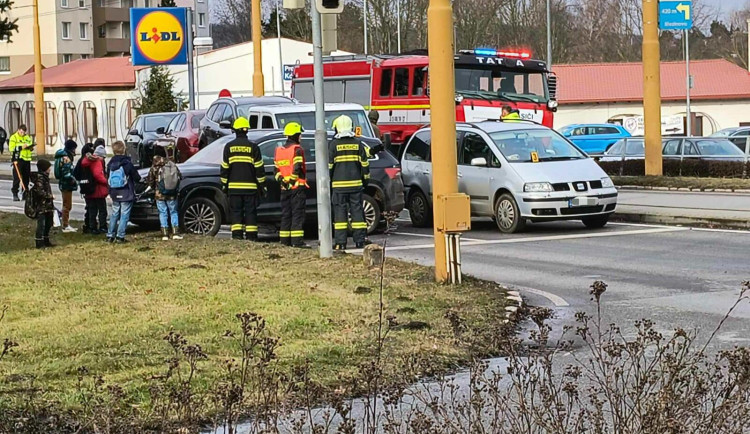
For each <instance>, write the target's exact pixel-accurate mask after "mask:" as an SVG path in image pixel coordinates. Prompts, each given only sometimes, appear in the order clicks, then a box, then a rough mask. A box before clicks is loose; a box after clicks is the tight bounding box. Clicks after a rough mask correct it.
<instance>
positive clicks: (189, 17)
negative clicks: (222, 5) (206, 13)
mask: <svg viewBox="0 0 750 434" xmlns="http://www.w3.org/2000/svg"><path fill="white" fill-rule="evenodd" d="M185 20H186V21H187V33H188V38H187V49H188V64H187V72H188V97H189V98H188V108H189V109H190V110H195V63H194V62H195V60H194V59H195V58H194V57H193V56H194V55H195V53H194V52H193V51H194V49H195V47H193V44H194V43H195V40H194V39H195V34H194V33H193V8H187V13H186V17H185ZM180 104H182V103H180ZM179 111H182V105H180V107H179Z"/></svg>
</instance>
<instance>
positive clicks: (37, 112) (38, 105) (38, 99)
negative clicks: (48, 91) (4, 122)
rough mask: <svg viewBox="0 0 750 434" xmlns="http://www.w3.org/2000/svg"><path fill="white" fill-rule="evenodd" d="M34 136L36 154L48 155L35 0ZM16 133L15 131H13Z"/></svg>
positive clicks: (35, 4) (37, 3) (40, 50)
mask: <svg viewBox="0 0 750 434" xmlns="http://www.w3.org/2000/svg"><path fill="white" fill-rule="evenodd" d="M33 14H34V26H33V29H32V30H33V32H34V134H35V140H36V154H37V155H39V156H41V155H44V154H46V150H47V149H46V145H47V134H46V131H45V130H46V128H45V127H46V125H45V124H44V110H45V109H46V107H45V105H44V84H43V83H42V43H41V38H40V35H39V1H38V0H34V3H33ZM13 132H15V131H13Z"/></svg>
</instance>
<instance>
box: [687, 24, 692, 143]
mask: <svg viewBox="0 0 750 434" xmlns="http://www.w3.org/2000/svg"><path fill="white" fill-rule="evenodd" d="M685 75H686V76H687V84H686V86H685V96H686V98H685V100H686V102H687V109H686V112H687V118H686V119H685V124H686V125H685V126H686V127H687V134H686V135H687V136H688V137H692V136H693V116H692V110H691V108H690V89H691V88H692V87H693V80H692V77H691V76H690V30H685Z"/></svg>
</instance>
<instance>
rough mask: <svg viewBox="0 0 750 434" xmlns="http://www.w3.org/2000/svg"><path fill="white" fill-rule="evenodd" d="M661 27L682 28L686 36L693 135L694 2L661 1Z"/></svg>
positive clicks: (689, 122) (689, 129)
mask: <svg viewBox="0 0 750 434" xmlns="http://www.w3.org/2000/svg"><path fill="white" fill-rule="evenodd" d="M659 28H660V29H661V30H682V31H683V34H684V38H685V75H686V79H685V89H686V91H685V95H686V106H687V108H686V113H687V116H686V120H685V125H686V126H687V134H686V135H687V136H688V137H690V136H692V135H693V126H692V123H693V115H692V112H691V109H690V89H691V88H692V77H691V76H690V41H689V38H690V29H692V28H693V3H692V1H691V0H687V1H663V2H661V3H659Z"/></svg>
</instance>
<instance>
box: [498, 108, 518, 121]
mask: <svg viewBox="0 0 750 434" xmlns="http://www.w3.org/2000/svg"><path fill="white" fill-rule="evenodd" d="M500 119H502V120H503V122H518V121H520V120H521V114H520V112H519V111H518V109H514V108H513V107H511V106H509V105H506V106H503V114H502V116H500Z"/></svg>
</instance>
